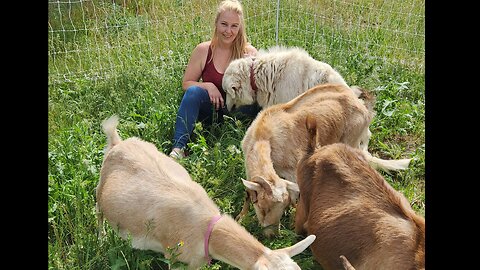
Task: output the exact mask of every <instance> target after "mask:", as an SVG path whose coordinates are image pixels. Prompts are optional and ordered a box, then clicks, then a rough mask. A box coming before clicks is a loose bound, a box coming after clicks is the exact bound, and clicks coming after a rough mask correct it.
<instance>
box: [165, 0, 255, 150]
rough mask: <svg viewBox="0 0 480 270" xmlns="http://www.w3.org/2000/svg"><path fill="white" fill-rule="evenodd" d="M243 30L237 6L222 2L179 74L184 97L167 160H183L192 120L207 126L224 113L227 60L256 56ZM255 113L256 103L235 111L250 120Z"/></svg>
mask: <svg viewBox="0 0 480 270" xmlns="http://www.w3.org/2000/svg"><path fill="white" fill-rule="evenodd" d="M245 30H246V28H245V23H244V19H243V8H242V5H241V3H240V2H238V1H236V0H224V1H222V2H221V3H220V5H219V6H218V9H217V16H216V18H215V30H214V32H213V37H212V39H211V40H209V41H205V42H202V43H200V44H198V45H197V46H196V47H195V49H194V50H193V52H192V54H191V56H190V60H189V62H188V65H187V67H186V69H185V73H184V75H183V81H182V88H183V90H185V94H184V95H183V98H182V102H181V103H180V108H179V109H178V113H177V119H176V123H175V133H174V138H173V139H174V142H173V149H172V152H171V153H170V156H171V157H174V158H184V157H185V147H186V145H187V142H188V140H189V139H190V135H191V134H192V132H193V128H194V127H195V122H196V121H201V122H202V123H205V124H206V125H210V124H212V122H213V121H214V120H213V119H215V120H218V121H219V122H221V121H222V120H223V115H224V114H225V113H226V112H227V111H226V109H225V95H226V94H225V91H224V90H223V89H222V79H223V73H224V71H225V69H226V68H227V66H228V64H229V63H230V62H231V61H233V60H235V59H237V58H240V57H244V56H246V55H255V54H256V53H257V49H255V47H253V46H252V45H251V44H249V43H248V42H247V35H246V33H245ZM200 79H201V80H200ZM259 110H260V108H259V107H258V105H256V104H254V105H249V106H243V107H239V108H238V111H239V112H240V113H243V114H245V115H246V116H248V117H251V118H254V117H255V116H256V114H257V113H258V111H259Z"/></svg>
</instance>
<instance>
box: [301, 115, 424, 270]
mask: <svg viewBox="0 0 480 270" xmlns="http://www.w3.org/2000/svg"><path fill="white" fill-rule="evenodd" d="M307 122H308V123H307V126H308V127H309V128H310V133H311V136H312V140H311V142H310V145H311V148H310V149H309V150H308V151H307V154H306V155H305V156H304V157H303V158H302V159H301V160H300V161H299V163H298V168H297V183H298V185H299V188H300V198H299V201H298V204H297V209H296V215H295V231H296V232H297V233H298V234H307V233H308V234H315V235H316V236H317V240H316V241H315V242H314V243H313V244H312V245H311V246H310V248H311V249H312V251H313V254H314V256H315V259H316V260H317V261H318V262H319V263H320V264H321V265H322V267H323V269H325V270H331V269H342V268H343V267H345V269H355V268H356V269H357V270H362V269H389V270H404V269H412V270H415V269H424V268H425V219H424V218H423V217H422V216H420V215H418V214H416V213H415V212H414V211H413V209H412V208H411V206H410V204H409V203H408V201H407V199H406V198H405V197H404V196H403V195H402V194H401V193H400V192H398V191H396V190H394V189H393V188H392V187H391V186H390V185H389V184H388V183H387V182H386V181H385V179H384V178H383V177H382V176H381V175H380V174H379V173H378V172H377V171H376V170H375V169H373V168H372V167H371V166H370V165H369V164H368V162H367V158H366V157H365V153H364V152H362V151H360V150H358V149H355V148H352V147H350V146H348V145H346V144H343V143H336V144H331V145H326V146H321V147H317V148H316V149H315V148H314V147H315V145H316V144H315V139H314V137H315V136H318V135H319V134H318V133H317V132H316V131H315V125H316V123H315V121H314V120H312V119H308V120H307ZM345 257H346V258H348V261H347V260H346V259H345ZM350 264H351V265H350ZM353 267H355V268H353Z"/></svg>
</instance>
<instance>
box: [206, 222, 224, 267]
mask: <svg viewBox="0 0 480 270" xmlns="http://www.w3.org/2000/svg"><path fill="white" fill-rule="evenodd" d="M220 218H222V216H221V215H218V216H214V217H213V218H212V219H211V220H210V223H208V228H207V231H206V232H205V241H204V248H205V258H206V259H207V262H208V265H210V262H211V261H212V259H210V257H209V256H208V240H209V239H210V235H211V234H212V231H213V226H214V225H215V223H217V221H218V220H219V219H220Z"/></svg>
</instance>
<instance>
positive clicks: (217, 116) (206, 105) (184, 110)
mask: <svg viewBox="0 0 480 270" xmlns="http://www.w3.org/2000/svg"><path fill="white" fill-rule="evenodd" d="M260 109H261V108H260V107H259V106H258V105H257V104H253V105H248V106H242V107H239V108H238V109H237V111H238V112H240V116H245V117H247V118H251V119H253V118H255V116H256V115H257V113H258V112H259V111H260ZM224 114H228V112H227V110H226V108H223V109H220V110H218V111H215V109H214V107H213V105H212V103H211V102H210V97H209V96H208V92H207V90H205V89H203V88H201V87H198V86H190V87H189V88H187V90H186V91H185V94H184V95H183V98H182V102H181V103H180V108H178V113H177V120H176V122H175V133H174V136H173V148H176V147H178V148H184V147H185V146H186V145H187V142H188V140H189V139H190V136H191V134H192V132H193V128H194V127H195V122H197V121H200V122H202V123H203V124H205V125H211V124H212V123H213V120H216V122H220V123H221V122H223V115H224Z"/></svg>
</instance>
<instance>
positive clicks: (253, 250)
mask: <svg viewBox="0 0 480 270" xmlns="http://www.w3.org/2000/svg"><path fill="white" fill-rule="evenodd" d="M117 124H118V117H116V116H113V117H111V118H109V119H107V120H106V121H104V122H103V130H104V132H105V133H106V135H107V142H108V145H107V147H106V148H105V157H104V160H103V164H102V169H101V172H100V181H99V184H98V186H97V190H96V200H97V205H96V207H97V215H98V216H97V217H98V222H99V229H100V232H102V231H103V219H104V218H105V219H106V220H107V221H108V222H109V224H110V225H111V226H113V227H114V228H115V229H116V230H117V231H118V232H119V234H120V236H122V237H123V238H130V237H131V240H132V246H133V247H134V248H138V249H149V250H154V251H157V252H161V253H164V254H165V253H166V248H167V247H173V246H175V245H176V244H178V243H180V242H181V241H182V242H183V243H184V245H183V246H181V247H180V249H179V250H178V252H179V253H180V255H179V256H178V260H179V261H181V262H184V263H186V264H188V265H189V269H199V268H200V267H201V266H202V265H204V264H205V263H207V262H209V257H210V256H211V257H212V258H215V259H217V260H220V261H223V262H225V263H228V264H230V265H232V266H234V267H237V268H239V269H262V270H266V269H291V270H294V269H295V270H297V269H300V267H299V266H298V265H297V264H296V263H295V262H294V261H293V260H292V259H291V257H292V256H295V255H296V254H299V253H300V252H302V251H303V250H304V249H306V248H307V247H308V246H309V245H310V244H311V243H312V242H313V241H314V240H315V236H313V235H312V236H309V237H307V238H305V239H303V240H302V241H300V242H298V243H297V244H295V245H293V246H291V247H287V248H283V249H277V250H270V249H268V248H267V247H265V246H264V245H262V244H261V243H260V242H259V241H258V240H257V239H255V238H254V237H253V236H252V235H251V234H250V233H248V232H247V231H246V230H245V228H244V227H242V226H241V225H239V224H238V223H236V222H235V221H234V220H233V219H232V218H231V217H230V216H229V215H226V214H223V215H222V214H221V213H220V210H219V208H218V207H217V205H215V203H214V202H213V201H212V200H211V199H210V198H209V197H208V195H207V193H206V192H205V190H204V189H203V188H202V187H201V186H200V185H199V184H198V183H196V182H194V181H192V179H191V178H190V176H189V174H188V173H187V171H186V170H185V169H184V168H183V167H182V166H181V165H180V164H178V163H177V162H175V160H173V159H172V158H170V157H168V156H166V155H165V154H163V153H161V152H159V151H158V150H157V148H156V147H155V146H154V145H153V144H152V143H149V142H145V141H143V140H141V139H139V138H135V137H133V138H129V139H126V140H124V141H122V140H121V138H120V137H119V135H118V133H117V130H116V126H117ZM165 256H169V254H168V253H166V254H165Z"/></svg>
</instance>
